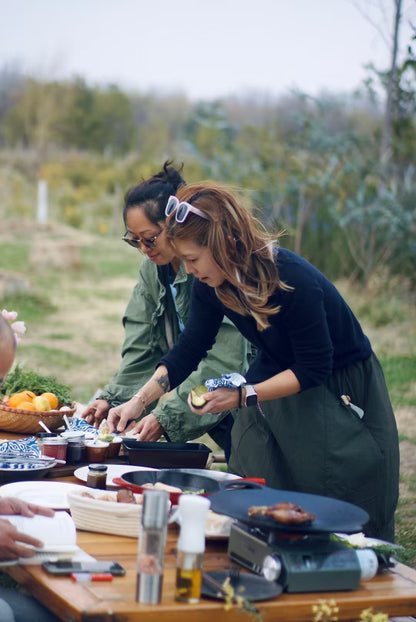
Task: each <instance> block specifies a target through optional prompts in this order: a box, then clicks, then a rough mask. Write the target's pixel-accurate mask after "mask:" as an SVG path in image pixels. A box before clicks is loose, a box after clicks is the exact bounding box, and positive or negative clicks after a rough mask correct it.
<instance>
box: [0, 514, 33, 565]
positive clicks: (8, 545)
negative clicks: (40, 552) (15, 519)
mask: <svg viewBox="0 0 416 622" xmlns="http://www.w3.org/2000/svg"><path fill="white" fill-rule="evenodd" d="M19 542H23V543H24V544H29V545H30V546H31V547H36V548H42V547H43V542H42V541H41V540H37V538H32V537H31V536H28V535H27V534H25V533H22V532H21V531H18V530H17V529H16V527H15V526H14V525H12V524H11V523H9V521H8V520H6V519H3V518H0V561H10V560H13V559H18V558H19V557H33V555H34V554H35V550H34V549H33V548H29V547H28V546H22V545H21V544H19Z"/></svg>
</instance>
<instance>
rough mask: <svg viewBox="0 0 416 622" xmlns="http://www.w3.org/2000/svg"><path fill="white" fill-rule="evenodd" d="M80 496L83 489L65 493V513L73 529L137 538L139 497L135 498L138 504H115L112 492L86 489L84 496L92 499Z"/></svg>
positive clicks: (140, 510) (139, 528) (83, 492)
mask: <svg viewBox="0 0 416 622" xmlns="http://www.w3.org/2000/svg"><path fill="white" fill-rule="evenodd" d="M84 495H85V487H82V488H81V487H80V489H79V491H78V490H71V491H70V492H69V493H68V504H69V510H70V512H71V516H72V519H73V521H74V523H75V526H76V528H77V529H81V530H83V531H94V532H98V533H111V534H114V535H117V536H126V537H130V538H137V537H138V536H139V535H140V530H141V516H142V507H143V506H142V504H141V503H140V501H141V498H142V495H135V498H136V501H137V502H138V503H118V502H117V492H116V491H109V490H93V489H90V488H89V489H88V495H91V496H92V497H94V498H91V497H89V496H88V497H86V496H84ZM99 497H102V498H105V500H101V499H99Z"/></svg>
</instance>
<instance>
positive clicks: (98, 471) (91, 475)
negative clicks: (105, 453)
mask: <svg viewBox="0 0 416 622" xmlns="http://www.w3.org/2000/svg"><path fill="white" fill-rule="evenodd" d="M87 486H89V487H90V488H101V489H102V490H106V487H107V465H106V464H90V465H89V467H88V474H87Z"/></svg>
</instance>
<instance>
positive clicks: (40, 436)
mask: <svg viewBox="0 0 416 622" xmlns="http://www.w3.org/2000/svg"><path fill="white" fill-rule="evenodd" d="M57 436H58V435H57V434H56V433H55V432H38V433H37V434H36V442H37V445H38V447H39V451H40V453H41V454H42V453H43V442H44V441H45V439H48V438H56V437H57Z"/></svg>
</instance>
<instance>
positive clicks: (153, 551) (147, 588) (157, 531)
mask: <svg viewBox="0 0 416 622" xmlns="http://www.w3.org/2000/svg"><path fill="white" fill-rule="evenodd" d="M168 512H169V493H167V492H165V491H164V490H145V491H144V493H143V510H142V529H141V533H140V537H139V548H138V555H137V583H136V601H138V602H140V603H143V604H146V605H157V604H158V603H160V601H161V598H162V583H163V568H164V560H165V544H166V529H167V523H168Z"/></svg>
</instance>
